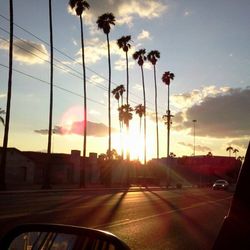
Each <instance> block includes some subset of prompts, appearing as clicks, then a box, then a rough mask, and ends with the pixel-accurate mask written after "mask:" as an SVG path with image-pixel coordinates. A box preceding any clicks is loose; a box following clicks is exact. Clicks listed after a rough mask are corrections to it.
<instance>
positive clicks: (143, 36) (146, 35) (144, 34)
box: [137, 30, 151, 40]
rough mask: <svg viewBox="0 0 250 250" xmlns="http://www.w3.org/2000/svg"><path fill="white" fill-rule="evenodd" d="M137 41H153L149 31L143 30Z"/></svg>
mask: <svg viewBox="0 0 250 250" xmlns="http://www.w3.org/2000/svg"><path fill="white" fill-rule="evenodd" d="M137 39H138V40H145V39H149V40H151V37H150V33H149V31H147V30H142V32H141V33H140V34H139V35H138V36H137Z"/></svg>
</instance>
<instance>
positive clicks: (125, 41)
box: [117, 36, 131, 104]
mask: <svg viewBox="0 0 250 250" xmlns="http://www.w3.org/2000/svg"><path fill="white" fill-rule="evenodd" d="M130 42H131V36H122V37H121V38H119V39H117V45H118V47H119V48H120V49H123V51H124V52H125V54H126V69H127V97H126V102H127V104H128V96H129V72H128V50H129V49H130V48H131V44H130Z"/></svg>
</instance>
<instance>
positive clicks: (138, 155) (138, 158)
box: [138, 117, 142, 160]
mask: <svg viewBox="0 0 250 250" xmlns="http://www.w3.org/2000/svg"><path fill="white" fill-rule="evenodd" d="M141 123H142V121H141V117H140V143H141ZM139 158H140V156H139V154H138V160H139Z"/></svg>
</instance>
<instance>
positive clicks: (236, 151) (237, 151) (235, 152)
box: [233, 148, 239, 158]
mask: <svg viewBox="0 0 250 250" xmlns="http://www.w3.org/2000/svg"><path fill="white" fill-rule="evenodd" d="M233 153H234V154H235V158H237V153H239V150H238V149H237V148H235V149H234V150H233Z"/></svg>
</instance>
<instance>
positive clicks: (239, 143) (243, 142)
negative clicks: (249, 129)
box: [228, 138, 250, 150]
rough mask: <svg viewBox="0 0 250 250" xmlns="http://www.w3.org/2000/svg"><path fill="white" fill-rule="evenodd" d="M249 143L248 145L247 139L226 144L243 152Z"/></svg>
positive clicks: (249, 141)
mask: <svg viewBox="0 0 250 250" xmlns="http://www.w3.org/2000/svg"><path fill="white" fill-rule="evenodd" d="M249 143H250V140H249V138H242V139H236V140H232V141H231V142H229V143H228V145H232V146H233V147H236V148H237V147H240V148H242V149H244V150H245V149H246V148H247V146H248V144H249Z"/></svg>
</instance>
